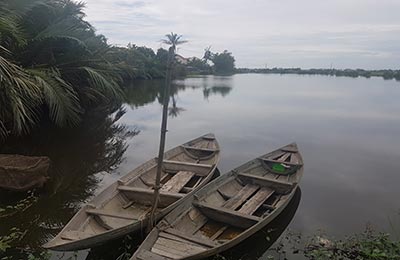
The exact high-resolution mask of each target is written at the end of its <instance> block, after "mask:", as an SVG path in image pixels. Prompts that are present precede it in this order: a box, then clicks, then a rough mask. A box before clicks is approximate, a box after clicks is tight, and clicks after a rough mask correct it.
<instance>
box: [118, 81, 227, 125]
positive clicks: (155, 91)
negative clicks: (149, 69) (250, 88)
mask: <svg viewBox="0 0 400 260" xmlns="http://www.w3.org/2000/svg"><path fill="white" fill-rule="evenodd" d="M232 84H233V81H232V77H222V76H221V77H213V78H210V77H201V78H188V79H184V80H175V81H174V82H173V84H172V85H171V90H170V107H169V108H168V115H169V116H170V117H178V116H179V115H180V114H181V113H182V112H183V111H185V110H186V108H184V107H181V106H178V94H179V93H180V92H184V91H185V90H186V89H198V88H202V90H203V97H204V99H206V100H208V98H209V97H210V96H213V95H220V96H221V97H225V96H227V95H228V94H229V93H230V92H231V90H232ZM164 86H165V81H164V80H151V81H148V80H137V81H133V82H131V83H130V84H129V85H128V86H126V90H125V94H126V95H125V96H126V104H127V105H128V106H129V107H130V108H131V109H136V108H139V107H142V106H144V105H147V104H150V103H153V102H154V101H156V100H157V102H158V103H159V104H162V102H163V95H164V91H163V88H164Z"/></svg>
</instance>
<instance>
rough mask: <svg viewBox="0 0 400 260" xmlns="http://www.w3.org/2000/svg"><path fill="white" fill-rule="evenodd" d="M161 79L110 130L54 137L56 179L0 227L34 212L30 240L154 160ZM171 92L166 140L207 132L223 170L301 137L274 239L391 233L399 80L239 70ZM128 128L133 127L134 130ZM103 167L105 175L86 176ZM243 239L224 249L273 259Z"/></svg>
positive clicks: (132, 98) (147, 85)
mask: <svg viewBox="0 0 400 260" xmlns="http://www.w3.org/2000/svg"><path fill="white" fill-rule="evenodd" d="M161 86H162V82H158V81H146V82H139V83H136V84H135V87H134V88H132V89H130V90H129V92H128V99H129V101H128V102H127V104H125V108H126V114H125V115H124V116H122V117H121V118H120V119H119V120H118V121H117V123H118V124H120V125H119V126H118V127H116V126H115V124H114V126H111V125H110V124H108V125H106V126H104V127H103V128H104V129H103V130H101V129H99V128H98V127H96V125H94V126H93V125H91V128H94V129H91V130H90V131H86V130H87V129H86V128H85V129H86V130H85V131H81V132H79V133H76V134H75V135H74V134H72V135H67V136H66V137H65V138H64V142H65V140H69V139H68V138H70V141H68V143H69V144H68V146H67V147H66V149H67V151H64V149H63V147H64V146H63V143H62V142H61V141H60V142H59V143H57V142H56V143H54V142H50V141H47V142H45V144H46V145H47V146H48V147H47V146H46V147H47V148H48V149H47V150H46V151H47V153H48V154H50V156H51V155H52V154H54V157H55V158H56V161H57V165H58V167H57V172H58V174H57V173H54V174H55V175H57V176H64V177H58V181H56V182H55V183H56V184H54V183H53V184H52V185H50V186H51V188H50V189H49V188H47V190H46V191H45V192H43V194H41V196H40V197H39V201H38V202H37V203H36V204H35V205H33V206H32V207H31V208H29V209H28V210H26V211H25V212H23V213H21V214H20V215H19V216H16V217H14V218H13V219H12V220H5V221H3V222H2V223H0V228H1V231H2V232H4V230H7V229H8V228H10V227H11V226H23V225H24V224H26V223H29V221H28V219H29V220H32V216H35V217H37V218H38V220H37V221H36V222H33V225H32V224H30V225H29V226H28V227H27V228H28V233H29V234H28V235H27V238H26V241H25V242H24V243H27V244H30V245H35V244H36V245H37V244H39V243H40V242H42V241H45V240H46V239H47V238H48V237H49V236H50V234H54V233H55V232H57V231H58V230H59V227H60V226H62V225H63V224H65V223H66V222H67V221H68V219H69V218H70V217H72V215H73V214H74V213H75V212H76V210H77V208H78V207H79V204H80V203H81V202H83V201H85V200H86V199H88V198H89V197H90V196H91V195H93V194H95V193H96V192H98V190H99V189H101V187H102V186H103V185H107V184H108V183H110V182H112V181H114V180H115V179H117V178H119V177H120V176H121V175H123V174H126V173H127V172H128V171H130V170H131V169H132V168H134V167H136V166H138V165H139V164H141V163H143V162H144V161H146V160H148V159H149V158H152V157H154V156H155V155H156V153H157V150H158V142H159V131H160V130H159V128H160V117H161V109H162V108H161V105H160V102H159V101H160V94H159V93H160V88H161ZM174 93H175V94H174V95H173V99H172V102H171V104H170V106H171V109H170V118H169V122H168V124H169V126H168V129H169V132H168V134H167V147H169V148H172V147H174V146H176V145H179V144H181V143H183V142H185V141H187V140H189V139H192V138H194V137H197V136H199V135H202V134H204V133H207V132H213V133H215V135H216V137H217V138H218V141H219V142H220V145H221V147H222V158H221V162H220V166H219V168H220V171H221V172H226V171H228V170H229V169H231V168H233V167H236V166H238V165H240V164H242V163H244V162H246V161H248V160H250V159H252V158H254V157H256V156H259V155H260V154H263V153H266V152H268V151H271V150H273V149H275V148H278V147H281V146H283V145H286V144H288V143H291V142H293V141H295V142H297V144H298V146H299V149H300V151H301V153H302V155H303V158H304V162H305V172H304V177H303V180H302V182H301V192H300V191H299V192H298V195H297V196H296V199H295V200H294V201H293V202H292V204H291V207H289V208H288V211H287V212H288V213H286V214H283V215H284V216H281V217H280V219H278V220H277V221H275V222H276V223H275V224H274V225H275V230H276V231H275V234H272V235H271V237H273V238H275V237H278V236H279V235H280V234H281V233H282V232H283V230H284V229H285V228H286V226H288V227H289V228H290V229H291V230H295V231H298V232H302V233H303V234H311V233H314V232H316V231H318V230H321V229H322V230H324V231H326V232H327V233H329V234H332V235H334V236H337V237H341V236H344V235H347V234H351V233H353V232H359V231H363V230H364V229H365V226H366V225H367V224H368V223H371V224H372V225H374V226H375V227H376V228H378V229H380V230H384V231H387V232H393V227H391V225H390V223H400V216H399V209H400V203H399V200H398V198H399V197H400V189H399V188H398V183H399V182H400V175H399V158H400V138H398V134H399V133H400V102H399V97H400V83H399V82H395V81H384V80H382V79H378V78H371V79H364V78H336V77H327V76H298V75H284V76H281V75H257V74H242V75H235V76H232V77H214V76H207V77H198V78H188V79H185V80H178V81H176V83H175V88H174ZM89 125H90V124H89ZM88 127H89V126H88ZM89 128H90V127H89ZM135 130H139V131H140V133H139V134H138V135H136V136H134V137H131V136H133V135H134V131H135ZM76 135H78V136H79V138H76ZM97 135H101V137H98V138H97V139H99V140H93V141H90V140H89V141H88V140H87V139H88V138H89V139H96V136H97ZM50 140H51V138H50ZM74 140H75V141H74ZM32 142H33V143H34V144H37V142H36V143H35V141H32ZM82 142H84V143H82ZM11 150H12V149H11ZM60 150H61V151H60ZM68 151H69V152H68ZM70 153H74V155H72V154H70ZM82 156H83V158H82ZM52 159H53V158H52ZM71 164H73V165H71ZM99 170H107V171H109V172H110V173H111V174H96V175H93V172H95V171H99ZM60 172H62V173H60ZM67 172H68V174H69V176H71V175H72V176H75V177H76V176H80V177H79V178H75V177H73V178H72V179H73V181H71V177H65V174H66V173H67ZM60 179H61V180H60ZM53 186H56V187H58V188H57V189H55V188H54V187H53ZM59 187H61V188H59ZM62 187H66V188H62ZM300 193H301V196H300ZM1 196H2V198H1V201H2V203H5V202H7V200H9V198H8V197H7V196H9V195H7V194H6V195H3V194H2V195H1ZM6 197H7V198H6ZM300 197H301V199H300ZM49 205H51V207H50V206H49ZM53 209H56V210H53ZM296 210H297V211H296ZM28 216H29V217H28ZM30 223H32V222H30ZM392 226H393V225H392ZM399 228H400V226H399ZM255 241H257V242H255ZM246 243H247V244H244V245H242V247H240V246H239V248H238V249H237V251H234V253H232V252H231V253H230V254H231V255H236V256H237V257H239V254H242V256H243V255H247V258H245V259H254V258H258V257H261V259H265V257H266V255H268V254H269V252H265V251H266V250H267V249H268V247H269V246H270V244H271V243H270V242H268V241H267V240H265V235H264V233H260V234H258V235H257V236H255V237H253V238H252V239H250V241H248V242H246ZM120 246H121V242H119V243H118V244H112V245H111V244H110V245H108V246H107V245H106V246H105V247H103V249H104V248H106V249H107V250H106V251H108V252H109V251H112V250H111V249H115V248H118V247H120ZM246 248H247V252H245V251H246V250H244V249H246ZM249 248H251V250H250V249H249ZM250 251H251V253H249V252H250ZM238 252H239V253H238ZM240 252H241V253H240ZM87 254H88V252H84V253H79V258H81V259H85V258H86V255H87ZM105 255H107V254H106V253H104V252H103V251H102V250H99V249H98V250H97V253H96V250H93V251H92V252H90V253H89V256H88V257H87V258H88V259H99V258H101V257H100V256H102V257H103V258H104V259H105V258H106V257H105ZM263 255H264V257H263ZM55 259H56V258H55ZM110 259H112V257H111V256H110Z"/></svg>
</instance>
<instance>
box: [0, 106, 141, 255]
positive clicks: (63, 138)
mask: <svg viewBox="0 0 400 260" xmlns="http://www.w3.org/2000/svg"><path fill="white" fill-rule="evenodd" d="M111 112H112V111H110V110H104V111H96V112H89V113H88V114H87V115H86V116H85V119H84V120H82V122H81V124H80V125H79V127H76V128H71V129H63V130H61V129H54V128H51V129H50V128H46V129H45V128H42V129H40V130H37V131H35V132H33V134H32V135H31V136H29V137H19V138H13V139H9V140H8V141H7V143H5V144H2V145H1V147H0V153H17V154H24V155H45V156H49V157H50V159H51V162H52V164H51V167H50V171H49V175H50V178H51V179H50V180H49V181H48V183H47V184H46V186H45V188H44V189H42V190H40V191H37V192H36V196H37V197H38V200H37V202H36V203H34V204H33V205H32V206H31V207H29V208H28V209H26V210H25V211H23V212H19V213H18V212H17V213H16V214H14V215H13V216H12V217H4V218H1V219H0V221H1V225H0V236H1V235H6V234H8V233H9V232H10V230H11V228H12V227H17V228H18V229H20V230H21V231H25V230H26V231H27V232H26V234H25V236H24V237H23V239H22V240H21V241H19V242H18V245H17V246H20V247H21V248H26V247H30V248H33V249H35V248H38V247H39V246H40V245H41V244H42V243H43V242H45V241H47V240H48V238H49V237H50V236H52V235H55V234H56V233H58V231H60V229H61V228H62V226H63V225H64V224H65V223H67V222H68V221H69V220H70V219H71V218H72V216H73V215H74V214H75V213H76V211H77V210H78V208H79V206H80V204H81V203H82V202H85V201H86V200H88V199H89V198H90V197H91V196H92V195H93V193H94V191H95V190H96V188H97V185H98V183H99V181H100V180H101V178H100V177H101V176H99V174H96V173H98V172H100V171H112V170H113V169H115V168H116V167H117V166H118V165H119V164H120V162H121V161H122V159H123V155H124V152H125V150H126V149H127V145H126V140H127V138H132V137H133V136H135V135H137V134H138V133H139V132H138V131H137V130H136V129H135V128H132V129H129V128H128V127H127V126H124V125H121V124H118V123H117V120H118V119H119V118H120V117H121V116H122V115H123V114H124V113H125V111H124V110H123V109H121V108H119V109H118V108H117V109H114V112H113V113H112V115H111V116H110V113H111ZM24 196H26V194H15V193H11V192H5V191H2V192H1V194H0V207H1V208H5V207H7V206H8V205H14V204H15V203H17V201H18V200H21V199H23V198H24ZM15 256H17V259H19V258H18V256H20V253H18V252H15ZM21 257H22V256H21ZM22 258H24V259H25V257H22Z"/></svg>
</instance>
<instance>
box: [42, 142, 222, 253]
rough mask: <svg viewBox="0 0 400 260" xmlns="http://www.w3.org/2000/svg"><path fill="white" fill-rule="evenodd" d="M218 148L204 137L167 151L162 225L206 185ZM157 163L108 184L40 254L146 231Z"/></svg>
mask: <svg viewBox="0 0 400 260" xmlns="http://www.w3.org/2000/svg"><path fill="white" fill-rule="evenodd" d="M219 155H220V150H219V145H218V142H217V140H216V139H215V137H214V135H213V134H207V135H204V136H201V137H199V138H197V139H194V140H192V141H189V142H187V143H185V144H183V145H181V146H178V147H175V148H173V149H171V150H169V151H167V152H166V153H165V155H164V162H163V171H162V176H161V184H162V188H161V190H160V200H159V208H158V211H157V212H156V219H160V218H162V217H163V216H165V215H166V214H168V213H169V212H170V211H171V210H172V209H174V208H175V207H176V206H178V205H179V204H180V203H181V202H182V201H183V200H184V198H186V197H187V196H190V195H191V194H193V193H194V192H195V191H197V190H198V189H200V188H201V187H202V186H204V185H205V184H206V183H208V182H209V181H210V180H211V178H212V176H213V174H214V171H215V169H216V167H217V163H218V161H219ZM156 170H157V159H156V158H154V159H152V160H150V161H148V162H146V163H144V164H142V165H141V166H139V167H138V168H136V169H134V170H133V171H132V172H130V173H128V174H127V175H125V176H124V177H122V178H121V179H119V180H118V181H117V182H115V183H113V184H111V185H110V186H109V187H107V188H106V189H105V190H104V191H102V192H101V193H100V194H99V195H97V196H96V197H95V198H94V199H93V200H92V201H91V202H89V203H88V204H86V205H85V206H83V207H82V208H81V209H80V210H79V211H78V213H77V214H76V215H75V216H74V217H73V218H72V219H71V220H70V221H69V223H68V224H67V225H66V226H65V227H64V228H63V229H62V230H61V232H60V233H59V234H58V235H57V236H56V237H55V238H54V239H53V240H51V241H50V242H48V243H46V244H45V245H43V247H44V248H48V249H53V250H60V251H71V250H79V249H84V248H89V247H94V246H98V245H100V244H102V243H104V242H107V241H109V240H112V239H115V238H119V237H122V236H124V235H127V234H129V233H132V232H135V231H138V230H140V229H142V228H144V227H146V225H147V223H148V219H149V213H150V211H151V205H152V202H153V193H154V189H153V187H154V182H155V175H156Z"/></svg>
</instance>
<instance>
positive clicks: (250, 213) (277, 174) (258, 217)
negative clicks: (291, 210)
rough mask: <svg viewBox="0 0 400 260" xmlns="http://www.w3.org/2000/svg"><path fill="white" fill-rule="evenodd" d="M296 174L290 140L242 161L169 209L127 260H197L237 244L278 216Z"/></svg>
mask: <svg viewBox="0 0 400 260" xmlns="http://www.w3.org/2000/svg"><path fill="white" fill-rule="evenodd" d="M302 174H303V160H302V157H301V155H300V153H299V152H298V149H297V145H296V144H290V145H287V146H285V147H283V148H280V149H278V150H276V151H274V152H272V153H269V154H266V155H263V156H261V157H259V158H256V159H254V160H252V161H250V162H247V163H245V164H244V165H242V166H240V167H238V168H236V169H234V170H232V171H231V172H229V173H227V174H224V175H222V176H220V177H219V178H217V179H215V180H214V181H212V182H210V183H209V184H207V185H206V186H205V187H203V188H202V189H201V190H199V191H198V192H196V193H195V194H194V195H193V196H191V197H190V198H188V199H187V200H185V201H184V202H183V203H182V204H181V205H179V206H178V207H177V208H175V209H174V210H173V211H172V212H171V213H169V214H168V215H167V216H166V217H165V218H164V219H163V220H161V221H160V222H159V224H158V225H157V226H156V227H155V228H154V229H153V230H152V231H151V232H150V234H149V235H148V236H147V237H146V239H145V241H144V242H143V243H142V244H141V246H140V247H139V248H138V250H137V251H136V252H135V253H134V255H133V256H132V258H131V260H167V259H203V258H205V257H209V256H212V255H215V254H217V253H221V252H223V251H225V250H227V249H229V248H231V247H233V246H235V245H237V244H238V243H240V242H241V241H243V240H244V239H246V238H248V237H249V236H251V235H253V234H254V233H256V232H257V231H259V230H260V229H262V228H263V227H265V226H266V225H267V224H268V223H269V222H271V221H272V220H273V219H274V218H275V217H276V216H277V215H279V213H280V212H281V211H282V210H283V209H284V208H285V207H286V206H287V205H288V204H289V202H290V200H291V199H292V198H293V196H294V194H295V191H296V188H297V186H298V183H299V181H300V179H301V177H302Z"/></svg>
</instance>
